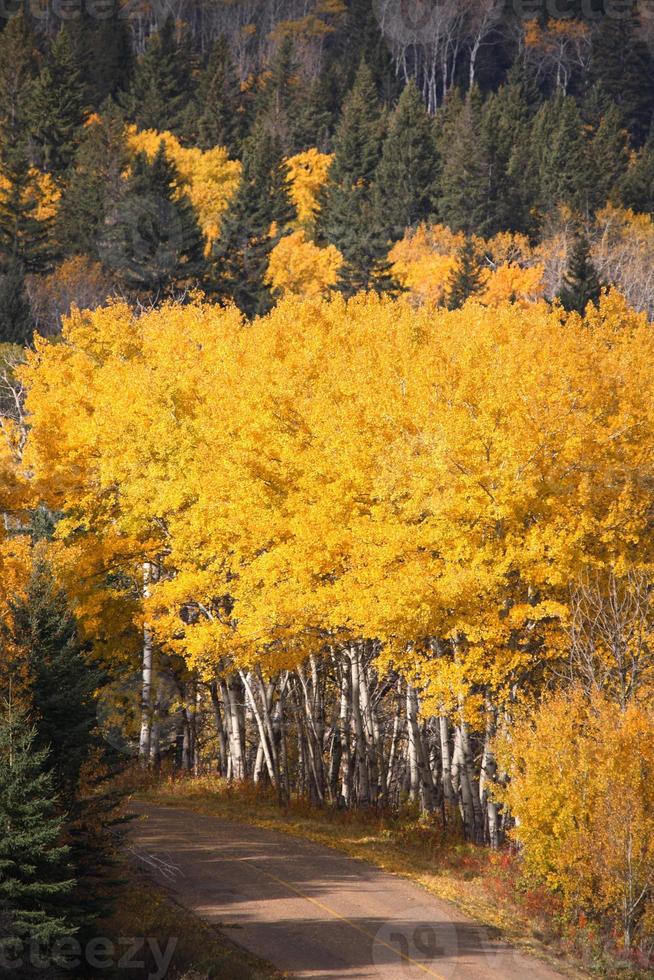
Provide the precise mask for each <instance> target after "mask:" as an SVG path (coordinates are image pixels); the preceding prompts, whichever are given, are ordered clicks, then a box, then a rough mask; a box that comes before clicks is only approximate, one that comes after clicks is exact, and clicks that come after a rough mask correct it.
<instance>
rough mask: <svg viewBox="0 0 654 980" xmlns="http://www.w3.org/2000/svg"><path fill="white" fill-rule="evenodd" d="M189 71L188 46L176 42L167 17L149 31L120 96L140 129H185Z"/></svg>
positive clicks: (171, 23) (170, 18)
mask: <svg viewBox="0 0 654 980" xmlns="http://www.w3.org/2000/svg"><path fill="white" fill-rule="evenodd" d="M191 71H192V65H191V63H190V55H189V51H188V48H187V46H186V45H185V44H178V43H177V40H176V28H175V22H174V20H173V18H172V17H168V18H167V20H166V21H165V22H164V24H163V26H162V27H161V29H160V30H158V31H155V32H154V33H153V34H151V35H150V37H149V39H148V42H147V46H146V49H145V52H144V54H143V55H142V56H141V57H140V58H139V60H138V62H137V64H136V67H135V69H134V74H133V76H132V81H131V84H130V87H129V90H128V92H127V93H126V95H125V96H124V97H123V99H122V100H121V104H122V105H123V106H124V108H125V111H126V114H127V117H128V118H129V119H130V120H131V121H132V122H134V123H136V125H137V127H138V128H139V129H155V130H157V132H163V131H168V132H171V133H182V132H183V131H184V129H185V128H186V129H188V128H189V120H188V105H189V102H190V101H191V100H190V94H189V90H190V83H191Z"/></svg>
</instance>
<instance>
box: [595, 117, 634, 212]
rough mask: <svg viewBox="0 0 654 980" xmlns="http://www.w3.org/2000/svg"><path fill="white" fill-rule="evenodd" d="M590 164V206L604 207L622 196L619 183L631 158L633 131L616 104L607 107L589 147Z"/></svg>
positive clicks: (596, 208)
mask: <svg viewBox="0 0 654 980" xmlns="http://www.w3.org/2000/svg"><path fill="white" fill-rule="evenodd" d="M588 158H589V165H590V179H589V189H588V197H589V206H590V210H591V211H596V210H598V209H599V208H603V207H604V206H605V204H606V203H607V201H609V200H613V199H614V198H615V197H617V196H618V186H619V183H620V181H621V179H622V177H623V176H624V173H625V171H626V170H627V165H628V161H629V134H628V133H627V131H626V129H625V128H624V126H623V124H622V116H621V113H620V111H619V110H618V108H617V107H616V106H615V105H611V106H609V107H608V108H607V110H606V112H605V113H604V114H603V115H602V118H601V120H600V123H599V125H598V127H597V129H596V130H595V133H594V134H593V137H592V139H591V141H590V145H589V147H588Z"/></svg>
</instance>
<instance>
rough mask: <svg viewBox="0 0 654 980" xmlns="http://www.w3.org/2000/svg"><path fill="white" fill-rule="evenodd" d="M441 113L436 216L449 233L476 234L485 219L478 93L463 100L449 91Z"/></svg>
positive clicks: (483, 146)
mask: <svg viewBox="0 0 654 980" xmlns="http://www.w3.org/2000/svg"><path fill="white" fill-rule="evenodd" d="M441 111H442V113H443V115H442V117H441V120H440V126H439V136H438V142H439V151H440V156H441V161H442V166H441V175H440V188H439V197H438V200H437V201H436V206H437V211H438V216H439V218H440V220H441V221H442V222H443V223H444V224H446V225H448V226H449V227H450V228H451V229H452V230H453V231H463V232H465V233H466V234H473V233H475V234H480V233H483V229H484V228H485V225H486V222H487V218H488V194H489V161H488V147H487V146H486V141H485V134H484V129H483V126H482V101H481V97H480V95H479V92H478V90H476V89H475V90H473V91H472V92H470V93H468V95H467V96H466V98H465V99H462V98H461V96H460V94H459V93H458V91H455V92H453V93H452V94H451V96H450V97H449V98H448V101H447V104H446V106H445V107H444V109H443V110H441Z"/></svg>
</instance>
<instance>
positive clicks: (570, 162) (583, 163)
mask: <svg viewBox="0 0 654 980" xmlns="http://www.w3.org/2000/svg"><path fill="white" fill-rule="evenodd" d="M531 150H532V154H533V159H534V162H535V168H536V180H537V184H538V196H539V207H540V211H541V213H542V214H548V213H550V212H552V211H554V210H555V209H556V207H557V206H558V205H560V204H563V205H565V206H567V207H568V208H570V209H571V210H572V211H575V212H579V213H582V214H585V213H586V212H587V210H588V205H589V191H590V186H589V185H590V179H591V178H590V167H589V154H588V146H587V143H586V138H585V135H584V127H583V122H582V119H581V116H580V113H579V110H578V108H577V105H576V102H575V100H574V99H573V98H572V96H560V95H556V96H554V97H553V98H552V99H549V100H548V101H547V102H545V103H544V104H543V105H542V106H541V108H540V109H539V111H538V113H537V114H536V116H535V118H534V124H533V127H532V133H531Z"/></svg>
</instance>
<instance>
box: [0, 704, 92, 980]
mask: <svg viewBox="0 0 654 980" xmlns="http://www.w3.org/2000/svg"><path fill="white" fill-rule="evenodd" d="M35 738H36V733H35V731H34V729H33V728H31V727H30V725H29V722H28V719H27V716H26V714H25V712H24V711H23V710H21V709H20V708H19V707H18V706H17V705H16V704H15V703H14V704H12V703H11V702H5V703H4V704H2V706H0V826H1V827H2V834H1V835H0V959H6V960H9V961H13V960H20V959H21V958H23V956H24V954H25V951H26V950H27V949H28V948H29V945H30V944H35V945H36V946H37V947H38V952H39V955H40V957H41V958H42V959H43V960H45V962H46V963H47V962H50V964H51V968H54V966H55V965H57V958H56V955H53V951H54V948H55V947H56V944H57V943H58V942H60V941H61V940H63V939H65V938H66V937H69V936H70V935H72V934H73V933H74V928H73V927H72V926H71V924H70V922H69V921H68V918H67V916H66V914H65V911H63V909H62V903H63V900H65V898H66V897H67V896H69V895H70V893H71V892H72V889H73V886H74V881H73V880H72V879H71V877H70V869H69V867H68V848H67V847H65V846H62V845H61V844H60V838H61V834H62V823H63V822H62V818H61V817H60V816H58V815H57V814H56V812H55V801H54V795H53V794H54V789H53V782H52V778H51V776H50V774H49V773H48V772H47V771H46V765H47V752H46V751H45V750H43V749H41V750H39V749H37V748H36V747H35Z"/></svg>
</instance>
